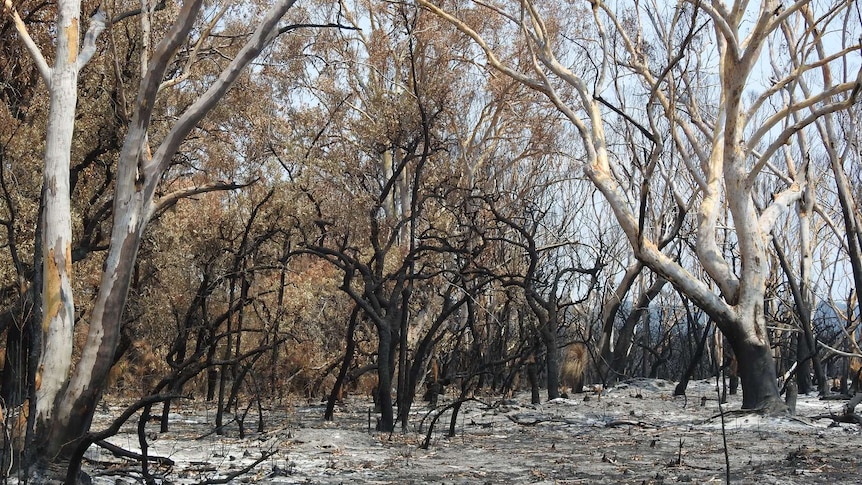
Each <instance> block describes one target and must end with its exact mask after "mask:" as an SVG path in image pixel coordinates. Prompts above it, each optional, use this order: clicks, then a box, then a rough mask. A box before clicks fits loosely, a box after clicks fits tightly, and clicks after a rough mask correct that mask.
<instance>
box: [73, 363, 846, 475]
mask: <svg viewBox="0 0 862 485" xmlns="http://www.w3.org/2000/svg"><path fill="white" fill-rule="evenodd" d="M673 389H674V386H673V384H672V383H670V382H667V381H662V380H655V379H638V380H633V381H629V382H626V383H623V384H620V385H618V386H615V387H613V388H611V389H606V390H605V391H604V392H602V393H601V395H598V394H594V393H589V394H576V395H573V396H571V397H572V398H571V399H556V400H553V401H548V402H543V403H542V404H538V405H532V404H530V396H529V393H520V394H517V395H516V396H515V397H514V398H513V399H507V400H501V399H493V398H487V399H485V401H486V402H487V403H488V404H491V406H486V405H483V404H481V403H479V402H476V401H471V402H467V403H465V404H464V405H463V407H462V409H461V412H460V417H459V419H458V421H457V424H456V427H455V428H456V429H455V431H456V433H455V436H454V437H451V438H448V437H446V436H445V434H446V432H447V431H448V428H449V425H448V416H446V415H444V416H443V417H441V419H440V420H439V421H438V422H437V423H436V425H435V428H434V431H433V433H432V439H431V442H430V446H429V447H428V449H421V448H420V446H419V445H420V444H421V443H422V441H423V440H424V439H425V436H426V433H427V431H428V423H429V422H430V419H431V417H430V416H428V415H427V414H428V412H429V411H428V409H427V408H426V407H425V406H424V405H423V404H424V403H418V404H417V405H416V406H414V407H415V408H416V410H415V411H414V412H413V414H412V426H411V430H410V431H409V432H402V431H401V429H400V428H399V429H398V431H396V432H395V433H391V434H390V433H378V432H375V431H373V430H370V428H373V424H371V423H372V422H373V421H374V419H375V416H374V415H373V413H372V414H369V411H370V407H371V403H370V400H366V399H361V398H359V397H353V398H350V399H348V400H347V402H346V403H344V404H343V405H341V406H339V407H338V408H337V410H336V416H335V420H334V421H332V422H325V421H323V419H322V416H323V406H322V405H319V404H316V403H312V404H305V405H294V406H284V407H281V408H279V409H271V410H269V411H268V412H267V413H266V415H265V417H266V422H265V423H264V424H265V426H264V432H262V433H257V432H249V431H248V429H249V428H251V429H254V428H256V422H253V421H255V418H253V417H252V416H250V415H249V416H248V417H247V419H246V420H247V423H246V429H247V433H246V437H245V438H242V439H240V438H239V437H238V429H237V426H236V425H235V424H234V425H231V426H229V427H227V428H226V430H225V434H224V435H222V436H218V435H215V434H213V433H211V430H212V423H213V422H214V416H213V409H212V408H211V407H208V406H207V405H204V404H201V403H194V402H192V403H183V404H179V405H178V406H176V409H177V411H176V412H175V413H173V414H172V420H171V430H170V431H169V432H168V433H161V434H160V433H157V430H158V424H157V423H154V424H151V425H148V427H147V430H148V432H147V436H148V445H149V450H148V451H149V454H150V455H153V456H164V457H169V458H170V459H171V460H173V462H174V464H173V466H172V467H170V469H167V468H165V467H160V466H155V465H154V466H153V467H152V468H151V472H152V474H153V476H154V477H156V479H157V480H156V482H157V483H172V484H199V483H219V482H220V481H223V479H224V477H226V476H227V475H228V474H229V473H231V472H235V471H237V470H241V469H243V468H244V467H247V466H248V465H250V464H251V463H253V462H254V461H255V460H256V459H259V458H260V457H261V456H262V454H271V456H269V457H268V458H266V459H265V460H264V461H262V462H261V463H260V464H258V465H257V466H255V467H254V468H253V469H252V470H251V471H249V472H248V473H245V474H243V475H241V476H239V477H237V478H235V479H233V480H232V481H230V483H237V484H239V483H274V484H290V483H295V484H324V485H327V484H333V485H334V484H342V483H351V484H388V483H392V484H409V483H417V484H418V483H423V484H424V483H428V484H468V483H469V484H476V483H480V484H485V483H487V484H492V483H493V484H501V483H533V484H552V483H553V484H600V483H607V484H610V483H614V484H626V483H631V484H667V483H717V484H718V483H724V482H725V472H726V468H725V455H724V446H723V440H722V435H721V426H722V424H721V421H722V420H721V419H720V417H719V416H720V415H719V408H718V400H717V394H716V391H715V384H714V381H693V382H691V384H690V385H689V389H688V396H687V397H675V396H673ZM729 398H730V399H729V402H728V403H726V404H724V405H723V406H722V409H723V410H724V412H725V416H724V426H725V429H726V433H727V443H728V458H729V462H730V477H731V482H732V483H734V484H747V483H752V484H753V483H757V484H790V485H792V484H815V483H830V484H836V483H858V482H859V481H860V480H862V463H860V460H862V457H860V455H859V450H860V446H862V428H860V426H859V425H856V424H850V423H840V422H837V421H836V420H833V419H830V418H829V416H830V415H836V416H837V415H840V414H841V413H842V410H843V406H844V404H845V403H844V402H843V401H836V400H821V399H819V398H818V397H817V396H815V395H800V396H799V399H798V402H797V413H796V416H793V417H764V416H760V415H758V414H753V413H740V412H739V411H738V410H739V407H740V398H741V396H729ZM119 409H120V406H119V404H117V405H113V404H111V405H109V406H108V407H107V409H106V410H105V412H104V413H103V415H101V416H99V419H98V420H97V421H96V423H95V426H94V428H98V426H99V425H104V424H106V423H107V420H108V419H109V418H110V416H111V414H112V412H113V413H116V412H117V411H118V410H119ZM423 418H425V419H424V420H423ZM420 423H422V427H421V429H420ZM136 425H137V423H135V422H129V423H127V426H126V427H125V428H124V429H123V432H122V433H121V434H119V435H117V436H115V437H113V438H111V439H110V440H108V441H109V442H111V443H113V444H115V445H118V446H120V447H122V448H124V449H127V450H132V451H140V445H139V442H138V435H137V432H136ZM150 428H152V429H150ZM85 469H86V470H87V471H88V472H89V473H90V474H91V476H93V478H94V483H95V484H100V485H101V484H109V483H110V484H115V483H140V480H141V473H140V466H139V465H138V464H137V463H134V462H130V461H127V460H122V459H117V458H115V457H114V456H113V455H112V454H111V453H109V452H108V451H106V450H104V449H100V448H98V447H91V449H90V450H89V451H88V453H87V460H86V461H85Z"/></svg>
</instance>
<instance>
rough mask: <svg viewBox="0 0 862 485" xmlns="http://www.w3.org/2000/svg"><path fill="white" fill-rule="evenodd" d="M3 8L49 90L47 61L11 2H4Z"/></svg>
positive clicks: (49, 74) (49, 77)
mask: <svg viewBox="0 0 862 485" xmlns="http://www.w3.org/2000/svg"><path fill="white" fill-rule="evenodd" d="M5 7H6V10H8V11H9V13H10V14H11V15H12V21H13V22H14V23H15V30H16V31H17V32H18V35H19V36H20V37H21V42H23V43H24V47H26V48H27V52H29V53H30V57H31V58H32V59H33V62H35V63H36V69H38V70H39V75H40V76H42V80H43V81H45V84H47V85H48V89H51V68H50V67H49V66H48V61H46V60H45V56H43V55H42V51H41V50H39V47H38V46H37V45H36V42H34V41H33V38H32V37H30V33H29V32H28V31H27V26H26V25H24V21H23V20H21V16H20V15H18V10H17V9H16V8H15V7H14V6H13V5H12V0H6V1H5Z"/></svg>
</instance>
